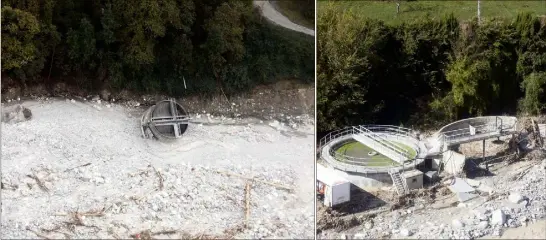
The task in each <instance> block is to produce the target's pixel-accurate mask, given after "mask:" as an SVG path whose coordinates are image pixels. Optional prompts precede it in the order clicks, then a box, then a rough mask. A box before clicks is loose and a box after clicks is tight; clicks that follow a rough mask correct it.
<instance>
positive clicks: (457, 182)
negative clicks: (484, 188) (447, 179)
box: [447, 178, 476, 193]
mask: <svg viewBox="0 0 546 240" xmlns="http://www.w3.org/2000/svg"><path fill="white" fill-rule="evenodd" d="M447 188H448V189H449V190H451V192H453V193H459V192H466V193H469V192H475V191H476V189H475V188H473V187H472V186H470V184H468V183H467V182H466V181H465V180H464V179H463V178H455V179H454V180H453V181H452V182H451V184H450V185H448V186H447Z"/></svg>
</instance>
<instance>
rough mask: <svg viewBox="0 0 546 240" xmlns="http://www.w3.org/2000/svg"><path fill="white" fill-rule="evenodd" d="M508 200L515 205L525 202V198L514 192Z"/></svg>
mask: <svg viewBox="0 0 546 240" xmlns="http://www.w3.org/2000/svg"><path fill="white" fill-rule="evenodd" d="M508 200H509V201H510V202H513V203H519V202H521V201H523V196H522V195H521V194H520V193H518V192H513V193H511V194H510V196H508Z"/></svg>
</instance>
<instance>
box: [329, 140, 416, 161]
mask: <svg viewBox="0 0 546 240" xmlns="http://www.w3.org/2000/svg"><path fill="white" fill-rule="evenodd" d="M392 143H393V144H395V145H397V146H399V147H401V148H404V149H406V150H408V151H409V153H410V156H411V157H412V158H414V157H415V156H417V152H415V150H414V149H412V148H411V147H409V146H407V145H405V144H402V143H398V142H392ZM372 151H374V150H373V149H372V148H370V147H368V146H366V145H364V144H362V143H360V142H358V141H350V142H347V143H345V144H343V145H342V146H341V147H339V148H338V149H336V152H337V153H339V154H343V155H346V156H351V157H369V158H371V160H372V161H369V162H367V163H366V166H370V167H384V166H392V165H395V166H399V165H400V164H398V163H397V162H395V161H393V160H391V159H389V158H388V157H386V156H384V155H382V154H380V153H377V155H374V156H369V155H368V153H369V152H372Z"/></svg>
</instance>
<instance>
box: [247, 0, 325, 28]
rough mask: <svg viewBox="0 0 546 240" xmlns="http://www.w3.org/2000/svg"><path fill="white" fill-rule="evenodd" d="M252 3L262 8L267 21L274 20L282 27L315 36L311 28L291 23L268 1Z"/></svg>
mask: <svg viewBox="0 0 546 240" xmlns="http://www.w3.org/2000/svg"><path fill="white" fill-rule="evenodd" d="M254 5H256V6H258V7H259V8H260V9H261V10H262V15H263V16H264V17H266V18H267V19H269V21H271V22H274V23H276V24H278V25H280V26H282V27H284V28H288V29H291V30H294V31H298V32H302V33H305V34H307V35H311V36H315V31H313V29H309V28H306V27H304V26H301V25H298V24H295V23H293V22H292V21H290V19H288V18H287V17H285V16H284V15H282V14H281V13H280V12H278V11H277V10H276V9H275V8H274V7H273V6H272V5H271V3H270V2H269V1H257V0H255V1H254Z"/></svg>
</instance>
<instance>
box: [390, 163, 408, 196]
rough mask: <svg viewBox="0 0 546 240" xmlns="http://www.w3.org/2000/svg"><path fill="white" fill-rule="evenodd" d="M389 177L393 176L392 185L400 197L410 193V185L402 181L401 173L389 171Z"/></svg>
mask: <svg viewBox="0 0 546 240" xmlns="http://www.w3.org/2000/svg"><path fill="white" fill-rule="evenodd" d="M389 175H391V178H392V183H393V185H394V187H395V188H396V193H398V196H404V195H406V194H407V193H408V192H409V190H408V185H407V184H406V182H405V181H404V180H402V177H401V176H400V172H398V171H396V170H392V169H391V170H389Z"/></svg>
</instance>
